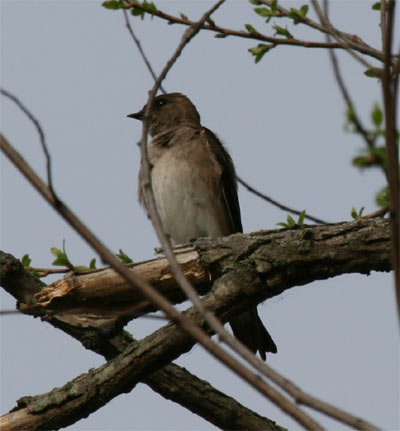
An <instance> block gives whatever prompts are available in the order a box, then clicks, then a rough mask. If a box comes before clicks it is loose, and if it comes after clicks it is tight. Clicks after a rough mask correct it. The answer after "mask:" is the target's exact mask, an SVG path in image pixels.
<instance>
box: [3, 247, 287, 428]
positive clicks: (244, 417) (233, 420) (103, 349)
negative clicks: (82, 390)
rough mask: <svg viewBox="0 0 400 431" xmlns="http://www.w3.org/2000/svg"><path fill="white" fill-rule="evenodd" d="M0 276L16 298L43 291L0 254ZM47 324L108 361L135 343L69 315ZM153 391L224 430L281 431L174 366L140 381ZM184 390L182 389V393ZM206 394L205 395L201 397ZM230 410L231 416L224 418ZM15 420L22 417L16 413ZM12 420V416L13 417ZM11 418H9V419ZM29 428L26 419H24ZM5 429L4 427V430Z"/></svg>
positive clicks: (28, 298) (17, 263) (52, 318)
mask: <svg viewBox="0 0 400 431" xmlns="http://www.w3.org/2000/svg"><path fill="white" fill-rule="evenodd" d="M0 275H1V277H0V278H1V280H2V285H3V287H4V288H5V290H7V291H9V292H10V293H11V294H12V295H14V296H15V297H16V299H18V300H21V299H23V300H24V301H25V302H29V303H31V304H34V303H35V302H36V298H35V294H36V293H37V292H40V291H42V290H43V289H45V288H46V286H45V285H44V283H42V282H41V281H40V280H38V279H37V278H35V277H34V276H32V275H31V274H30V273H28V272H27V271H26V270H25V269H24V267H23V266H22V264H21V263H20V261H19V260H18V259H16V258H14V257H13V256H11V255H9V254H4V253H3V252H1V251H0ZM46 321H47V322H48V323H49V324H51V325H52V326H54V327H56V328H58V329H61V330H62V331H63V332H65V333H67V334H69V335H71V336H72V337H73V338H75V339H77V340H78V341H79V342H80V343H82V345H83V346H84V347H86V348H87V349H90V350H92V351H94V352H96V353H98V354H100V355H102V356H104V357H105V358H106V359H107V360H109V359H112V358H114V357H116V356H117V355H118V354H119V353H122V352H123V351H124V350H125V349H126V348H127V347H128V346H129V345H130V344H131V343H132V342H134V341H135V340H134V339H133V338H132V337H131V335H130V334H129V333H127V332H125V331H121V332H117V334H116V335H113V334H110V333H109V334H106V333H104V331H99V330H97V329H96V328H94V327H82V325H81V324H80V322H78V321H76V320H75V319H73V318H70V316H68V315H66V314H63V315H62V316H48V317H47V318H46ZM142 382H143V383H145V384H147V385H148V386H150V387H151V388H152V389H153V390H154V391H155V392H157V393H159V394H160V395H162V396H163V397H164V398H167V399H169V400H172V401H174V402H176V403H178V404H180V405H181V406H182V407H185V408H187V409H189V410H190V411H192V412H193V413H195V414H198V415H199V416H201V417H202V418H204V419H205V420H207V421H209V422H211V423H213V424H214V425H216V426H219V427H221V428H223V429H237V430H241V429H242V430H246V429H265V430H268V431H283V428H281V427H279V426H278V425H276V424H275V423H274V422H272V421H271V420H269V419H267V418H264V417H262V416H259V415H258V414H257V413H255V412H253V411H251V410H249V409H247V408H246V407H244V406H243V405H241V404H240V403H238V402H236V401H235V400H234V399H232V398H230V397H228V396H227V395H225V394H223V393H222V392H221V391H218V390H217V389H215V388H213V387H212V386H211V385H210V384H209V383H207V382H206V381H204V380H200V379H198V378H197V377H196V376H194V375H193V374H191V373H189V372H188V371H187V370H185V369H184V368H181V367H178V366H177V365H174V364H169V365H166V366H165V367H164V368H162V369H160V370H158V371H155V372H154V373H153V374H150V375H148V376H147V377H145V378H144V379H143V380H142ZM182 388H185V390H182ZM204 394H207V396H204ZM227 411H230V412H232V414H230V415H227V414H226V412H227ZM17 416H18V417H21V420H22V416H23V415H22V414H21V413H17ZM12 417H13V416H12ZM9 418H10V417H9ZM26 419H27V420H28V423H29V425H30V429H31V425H32V424H31V422H30V419H32V418H30V417H29V416H27V418H26ZM7 420H8V419H4V418H3V419H0V424H1V425H2V430H3V429H4V431H6V430H12V429H18V431H19V430H20V429H21V428H22V424H21V422H20V421H19V419H18V422H17V424H15V425H16V427H17V428H15V427H13V426H12V425H11V424H10V423H8V422H6V421H7ZM3 427H4V428H3Z"/></svg>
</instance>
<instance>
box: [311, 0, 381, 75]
mask: <svg viewBox="0 0 400 431" xmlns="http://www.w3.org/2000/svg"><path fill="white" fill-rule="evenodd" d="M311 3H312V5H313V7H314V10H315V12H316V13H317V15H318V18H319V20H320V22H321V24H322V25H323V26H324V27H325V28H326V29H327V33H329V34H330V35H331V36H332V37H333V38H334V39H335V40H337V41H338V42H339V43H340V42H342V43H343V44H344V45H345V49H346V51H347V52H348V53H349V54H350V55H351V56H352V57H353V58H355V59H356V60H357V61H358V62H360V63H361V64H362V65H363V66H365V67H366V68H367V69H372V68H373V66H372V64H371V63H368V61H366V60H364V59H363V58H362V57H361V56H360V55H359V54H357V52H356V51H355V50H354V49H353V47H352V46H351V43H350V42H349V40H348V39H347V37H344V36H343V34H341V33H340V32H339V31H338V30H337V29H336V28H335V27H334V26H333V25H332V24H331V22H330V21H329V20H328V18H327V17H326V15H325V14H324V12H323V11H322V9H321V7H320V5H319V3H318V0H311Z"/></svg>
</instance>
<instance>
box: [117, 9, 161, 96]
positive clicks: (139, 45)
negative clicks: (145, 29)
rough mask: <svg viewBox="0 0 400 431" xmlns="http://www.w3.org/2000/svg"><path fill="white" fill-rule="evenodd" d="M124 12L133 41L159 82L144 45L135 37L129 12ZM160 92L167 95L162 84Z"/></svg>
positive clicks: (152, 74) (154, 77)
mask: <svg viewBox="0 0 400 431" xmlns="http://www.w3.org/2000/svg"><path fill="white" fill-rule="evenodd" d="M122 12H123V14H124V18H125V26H126V28H127V29H128V32H129V34H130V35H131V37H132V39H133V41H134V42H135V44H136V46H137V49H138V50H139V52H140V55H141V56H142V59H143V61H144V63H145V65H146V67H147V69H148V70H149V72H150V75H151V76H152V77H153V79H154V81H156V80H157V75H156V74H155V72H154V70H153V67H152V66H151V63H150V61H149V59H148V58H147V56H146V54H145V52H144V51H143V48H142V44H141V43H140V40H139V39H138V38H137V37H136V35H135V33H134V31H133V28H132V25H131V23H130V21H129V16H128V12H127V11H126V9H122ZM160 90H161V91H162V92H163V93H164V94H165V93H166V91H165V90H164V88H163V87H162V85H161V84H160Z"/></svg>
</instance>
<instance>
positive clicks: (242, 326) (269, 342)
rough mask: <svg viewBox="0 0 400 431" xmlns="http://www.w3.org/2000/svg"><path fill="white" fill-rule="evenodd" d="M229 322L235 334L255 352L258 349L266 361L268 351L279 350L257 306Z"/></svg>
mask: <svg viewBox="0 0 400 431" xmlns="http://www.w3.org/2000/svg"><path fill="white" fill-rule="evenodd" d="M229 324H230V325H231V328H232V331H233V335H234V336H235V337H236V338H237V339H238V340H240V341H241V342H242V343H243V344H245V345H246V346H247V347H248V348H249V349H250V350H251V351H252V352H253V353H254V354H256V353H257V351H258V353H259V354H260V356H261V358H262V359H263V360H264V361H265V359H266V355H265V354H266V352H271V353H276V352H277V351H278V349H277V348H276V345H275V343H274V340H273V339H272V337H271V335H269V332H268V331H267V329H266V328H265V326H264V325H263V323H262V321H261V319H260V316H259V315H258V312H257V308H256V307H254V308H251V309H250V310H249V311H246V312H245V313H243V314H240V315H239V316H237V317H235V318H234V319H232V320H231V321H230V322H229Z"/></svg>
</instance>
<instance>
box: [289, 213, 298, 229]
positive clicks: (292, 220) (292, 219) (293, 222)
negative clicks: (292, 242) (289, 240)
mask: <svg viewBox="0 0 400 431" xmlns="http://www.w3.org/2000/svg"><path fill="white" fill-rule="evenodd" d="M287 221H288V225H289V226H290V227H293V226H295V225H296V222H295V221H294V218H293V217H292V216H291V215H288V216H287Z"/></svg>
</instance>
